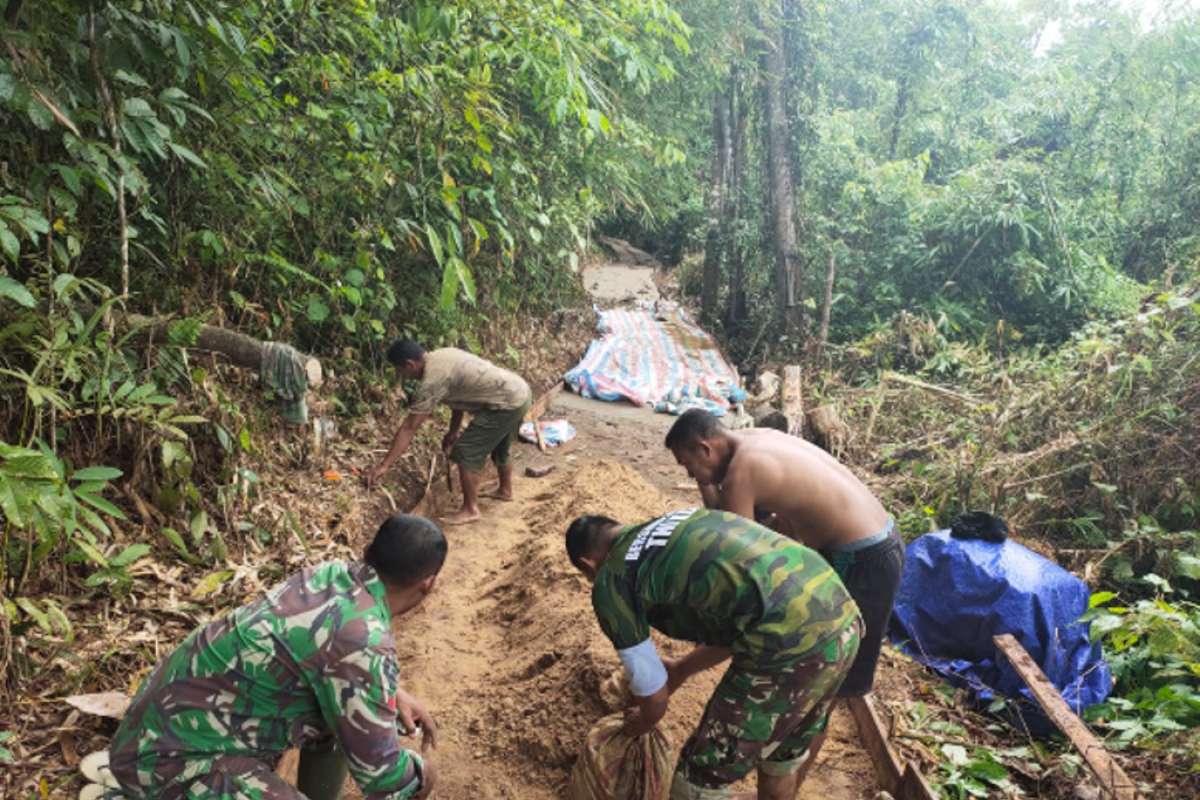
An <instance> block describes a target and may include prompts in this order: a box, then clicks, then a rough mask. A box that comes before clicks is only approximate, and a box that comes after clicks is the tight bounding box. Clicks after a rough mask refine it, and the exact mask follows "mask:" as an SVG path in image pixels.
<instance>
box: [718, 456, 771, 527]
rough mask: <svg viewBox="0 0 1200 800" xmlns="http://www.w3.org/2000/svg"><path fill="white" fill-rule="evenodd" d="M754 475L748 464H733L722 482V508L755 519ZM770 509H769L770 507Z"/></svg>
mask: <svg viewBox="0 0 1200 800" xmlns="http://www.w3.org/2000/svg"><path fill="white" fill-rule="evenodd" d="M755 500H756V498H755V492H754V476H753V475H752V474H751V472H750V469H749V467H748V466H744V465H741V464H738V465H734V466H731V467H730V469H729V471H728V472H726V473H725V480H724V481H722V482H721V506H720V507H721V508H722V509H724V510H725V511H729V512H730V513H733V514H737V515H738V516H739V517H745V518H746V519H749V520H753V519H754V502H755ZM768 510H769V509H768Z"/></svg>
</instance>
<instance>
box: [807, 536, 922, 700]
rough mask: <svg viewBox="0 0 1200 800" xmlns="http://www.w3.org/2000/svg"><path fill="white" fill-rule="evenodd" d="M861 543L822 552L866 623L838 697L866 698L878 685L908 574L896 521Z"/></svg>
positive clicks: (902, 543)
mask: <svg viewBox="0 0 1200 800" xmlns="http://www.w3.org/2000/svg"><path fill="white" fill-rule="evenodd" d="M858 544H859V543H858V542H855V543H853V544H852V545H851V546H850V547H835V548H830V549H828V550H821V551H820V553H821V555H822V556H824V558H825V560H826V561H828V562H829V563H830V565H831V566H832V567H833V569H834V571H835V572H837V574H838V577H839V578H841V579H842V583H844V584H845V585H846V588H847V589H848V590H849V591H850V596H851V597H853V598H854V602H855V603H857V604H858V610H859V611H860V612H861V613H862V617H863V622H865V623H866V632H865V633H864V634H863V637H862V645H861V646H860V647H859V648H858V657H857V658H856V659H855V661H854V666H852V667H851V668H850V672H849V674H848V675H847V676H846V680H845V682H843V683H842V688H841V689H839V690H838V697H862V696H863V695H865V694H868V693H869V692H870V691H871V687H872V686H874V685H875V664H876V662H877V661H879V650H880V649H881V648H882V646H883V637H884V634H885V633H886V632H887V626H888V619H889V618H890V617H891V616H892V604H893V603H894V602H895V600H896V591H897V590H898V589H899V588H900V576H901V575H902V574H903V573H904V542H903V541H902V540H901V539H900V532H899V531H898V530H896V523H895V521H894V520H888V524H887V527H885V528H884V529H883V530H882V531H880V532H879V533H877V534H875V536H872V537H871V538H870V539H866V540H863V544H864V545H865V546H858V547H855V545H858Z"/></svg>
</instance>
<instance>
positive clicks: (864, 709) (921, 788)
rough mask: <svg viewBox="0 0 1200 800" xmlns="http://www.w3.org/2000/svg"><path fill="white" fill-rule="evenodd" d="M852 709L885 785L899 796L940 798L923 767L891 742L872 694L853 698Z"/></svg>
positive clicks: (914, 799)
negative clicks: (876, 709) (915, 763)
mask: <svg viewBox="0 0 1200 800" xmlns="http://www.w3.org/2000/svg"><path fill="white" fill-rule="evenodd" d="M849 703H850V711H851V713H852V714H854V721H855V722H856V723H857V724H858V735H859V738H861V739H862V741H863V746H864V747H865V748H866V750H867V754H868V755H870V756H871V762H872V763H873V764H874V765H875V777H876V778H877V779H878V780H879V785H880V787H881V788H883V789H886V790H887V791H888V793H889V794H891V795H892V796H893V797H895V798H896V800H938V796H937V795H936V794H934V792H933V789H932V788H930V786H929V784H928V783H926V782H925V778H924V777H923V776H922V775H921V773H920V771H919V770H917V769H916V768H915V767H913V765H912V764H909V763H907V762H906V761H904V760H903V759H901V758H900V757H899V756H898V755H897V754H896V751H895V750H894V749H892V746H891V744H890V743H889V742H888V735H887V732H886V731H885V729H884V726H883V722H882V720H880V719H879V714H878V713H877V712H876V711H875V705H874V703H873V701H872V700H871V698H870V697H869V696H868V697H851V698H849Z"/></svg>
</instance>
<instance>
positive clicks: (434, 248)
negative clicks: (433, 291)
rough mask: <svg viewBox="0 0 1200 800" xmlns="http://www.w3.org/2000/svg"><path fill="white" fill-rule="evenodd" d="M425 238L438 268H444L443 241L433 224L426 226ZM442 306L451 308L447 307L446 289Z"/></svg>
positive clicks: (443, 292)
mask: <svg viewBox="0 0 1200 800" xmlns="http://www.w3.org/2000/svg"><path fill="white" fill-rule="evenodd" d="M425 238H426V241H428V242H429V249H430V251H431V252H432V253H433V258H434V260H435V261H437V263H438V266H439V267H440V266H444V265H443V264H442V260H443V254H442V239H441V237H440V236H438V232H437V231H436V230H434V227H433V224H432V223H426V224H425ZM451 303H453V298H452V299H451ZM442 305H443V306H444V307H446V308H449V306H447V305H446V303H445V289H444V288H443V290H442Z"/></svg>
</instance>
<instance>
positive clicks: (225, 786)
mask: <svg viewBox="0 0 1200 800" xmlns="http://www.w3.org/2000/svg"><path fill="white" fill-rule="evenodd" d="M279 758H280V757H279V755H277V754H272V755H269V756H266V757H264V758H255V757H253V756H243V755H219V756H215V757H213V758H206V759H199V758H197V759H187V760H186V761H184V762H183V763H182V764H180V766H182V769H181V770H180V771H179V775H178V777H176V778H175V779H174V780H173V781H171V783H170V784H169V785H167V786H165V787H163V789H162V792H161V794H159V795H158V798H159V800H337V798H339V797H340V796H341V793H342V786H343V784H344V783H345V780H346V773H347V766H346V759H345V757H344V756H342V754H341V751H340V750H337V749H336V748H321V749H306V750H301V751H300V762H299V771H298V774H297V776H296V784H297V786H293V785H292V784H290V783H288V782H287V781H286V780H284V779H283V778H281V777H279V775H277V774H276V773H275V767H276V766H277V764H278V761H279ZM125 796H126V797H131V798H138V797H144V796H145V795H144V794H143V793H140V792H137V791H128V790H127V791H126V793H125Z"/></svg>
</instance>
